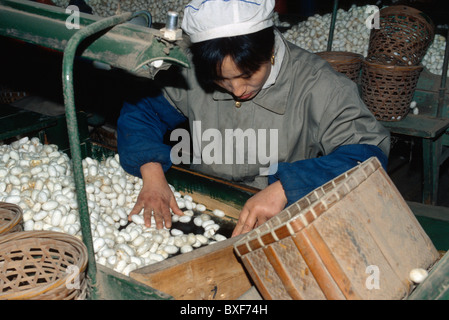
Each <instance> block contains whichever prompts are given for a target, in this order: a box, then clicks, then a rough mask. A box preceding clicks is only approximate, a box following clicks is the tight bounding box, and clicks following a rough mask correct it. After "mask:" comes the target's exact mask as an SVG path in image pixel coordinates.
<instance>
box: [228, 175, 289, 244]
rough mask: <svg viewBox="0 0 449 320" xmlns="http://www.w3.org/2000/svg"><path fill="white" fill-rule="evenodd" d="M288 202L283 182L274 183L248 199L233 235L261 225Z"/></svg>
mask: <svg viewBox="0 0 449 320" xmlns="http://www.w3.org/2000/svg"><path fill="white" fill-rule="evenodd" d="M286 204H287V197H286V196H285V192H284V188H282V184H281V182H280V181H276V182H274V183H272V184H271V185H269V186H268V187H266V188H265V189H263V190H262V191H259V192H258V193H256V194H255V195H254V196H252V197H251V198H249V199H248V201H247V202H246V203H245V205H244V206H243V209H242V211H241V212H240V216H239V220H238V221H237V225H236V226H235V229H234V231H233V233H232V236H233V237H234V236H238V235H240V234H243V233H246V232H248V231H250V230H252V229H254V228H255V227H258V226H260V225H261V224H263V223H264V222H266V221H267V220H269V219H271V218H272V217H274V216H275V215H277V214H278V213H279V212H281V211H282V210H283V209H284V207H285V205H286Z"/></svg>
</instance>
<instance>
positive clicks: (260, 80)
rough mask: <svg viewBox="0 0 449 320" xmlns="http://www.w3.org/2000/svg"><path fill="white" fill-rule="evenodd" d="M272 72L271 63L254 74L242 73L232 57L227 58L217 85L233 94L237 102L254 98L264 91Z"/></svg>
mask: <svg viewBox="0 0 449 320" xmlns="http://www.w3.org/2000/svg"><path fill="white" fill-rule="evenodd" d="M270 71H271V63H270V62H267V63H265V64H263V65H262V66H261V67H260V68H259V70H257V71H256V72H254V73H252V74H245V73H242V71H240V70H239V69H238V67H237V65H236V64H235V63H234V61H233V60H232V58H231V57H229V56H226V57H225V58H224V60H223V63H222V65H221V76H222V77H221V78H220V79H218V80H216V81H215V83H216V84H217V85H219V86H220V87H222V88H223V89H225V90H226V91H228V92H229V93H231V94H232V95H233V96H234V98H235V99H236V100H239V101H244V100H250V99H252V98H254V97H255V96H256V95H257V94H258V93H259V91H260V90H261V89H262V87H263V85H264V83H265V81H266V80H267V79H268V76H269V75H270Z"/></svg>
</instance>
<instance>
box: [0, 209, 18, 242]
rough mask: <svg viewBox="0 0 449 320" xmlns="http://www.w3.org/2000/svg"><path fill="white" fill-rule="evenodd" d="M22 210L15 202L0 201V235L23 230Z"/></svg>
mask: <svg viewBox="0 0 449 320" xmlns="http://www.w3.org/2000/svg"><path fill="white" fill-rule="evenodd" d="M22 223H23V212H22V209H21V208H20V207H19V206H18V205H15V204H12V203H7V202H0V235H5V234H7V233H11V232H16V231H22V230H23V224H22Z"/></svg>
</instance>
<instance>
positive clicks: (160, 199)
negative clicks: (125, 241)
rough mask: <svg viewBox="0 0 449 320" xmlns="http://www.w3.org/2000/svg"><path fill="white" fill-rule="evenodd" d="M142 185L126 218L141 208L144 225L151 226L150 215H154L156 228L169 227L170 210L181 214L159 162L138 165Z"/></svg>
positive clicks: (138, 211) (137, 212)
mask: <svg viewBox="0 0 449 320" xmlns="http://www.w3.org/2000/svg"><path fill="white" fill-rule="evenodd" d="M140 172H141V174H142V180H143V186H142V190H140V193H139V196H138V197H137V201H136V204H135V205H134V208H133V209H132V210H131V212H130V213H129V215H128V220H130V221H131V217H132V216H133V215H134V214H139V213H140V212H141V211H142V209H143V218H144V221H145V226H146V227H150V226H151V216H152V215H153V216H154V220H155V222H156V228H157V229H162V228H163V227H164V226H165V227H166V228H170V227H171V212H170V209H171V210H172V211H173V213H174V214H177V215H180V216H182V215H183V212H182V210H181V209H179V207H178V204H177V202H176V199H175V196H174V194H173V192H172V190H171V189H170V187H169V185H168V183H167V180H166V179H165V174H164V170H163V169H162V166H161V165H160V164H159V163H156V162H150V163H146V164H144V165H143V166H141V167H140Z"/></svg>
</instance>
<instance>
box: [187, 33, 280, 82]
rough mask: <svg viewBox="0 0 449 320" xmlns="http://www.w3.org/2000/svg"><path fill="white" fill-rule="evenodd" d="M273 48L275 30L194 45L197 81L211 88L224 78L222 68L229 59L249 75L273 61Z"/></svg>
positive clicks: (191, 48) (192, 50)
mask: <svg viewBox="0 0 449 320" xmlns="http://www.w3.org/2000/svg"><path fill="white" fill-rule="evenodd" d="M273 48H274V28H273V27H269V28H266V29H263V30H261V31H258V32H254V33H250V34H245V35H241V36H234V37H225V38H217V39H212V40H206V41H202V42H197V43H193V44H192V45H191V47H190V50H191V52H192V59H193V64H194V65H195V72H196V74H197V78H198V81H199V82H200V83H201V84H203V85H205V86H210V85H211V84H213V82H214V81H215V80H219V79H220V78H221V65H222V63H223V59H224V58H225V57H226V56H230V57H231V58H232V59H233V61H234V62H235V64H236V65H237V67H238V68H239V69H240V70H241V71H242V72H243V73H244V74H247V75H251V74H253V73H254V72H256V71H257V70H259V69H260V67H261V66H262V64H264V63H266V62H268V61H270V59H271V56H272V55H273Z"/></svg>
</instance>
